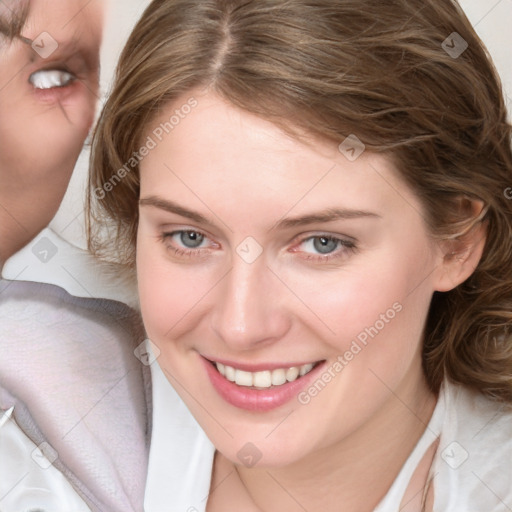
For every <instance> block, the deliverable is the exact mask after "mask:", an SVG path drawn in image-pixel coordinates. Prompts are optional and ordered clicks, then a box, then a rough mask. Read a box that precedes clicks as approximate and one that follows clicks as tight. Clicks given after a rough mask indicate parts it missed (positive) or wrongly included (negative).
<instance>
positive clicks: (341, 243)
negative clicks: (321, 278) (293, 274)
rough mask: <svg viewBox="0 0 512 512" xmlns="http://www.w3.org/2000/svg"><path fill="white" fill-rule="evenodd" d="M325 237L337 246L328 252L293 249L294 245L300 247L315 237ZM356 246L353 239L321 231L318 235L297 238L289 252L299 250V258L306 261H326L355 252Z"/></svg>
mask: <svg viewBox="0 0 512 512" xmlns="http://www.w3.org/2000/svg"><path fill="white" fill-rule="evenodd" d="M320 238H325V239H327V240H329V241H333V242H336V243H337V248H336V249H335V250H334V251H333V252H330V253H327V254H323V255H322V254H312V253H308V252H305V251H299V250H298V249H295V247H300V246H301V245H303V244H305V243H306V242H308V241H313V240H315V239H320ZM356 250H357V246H356V243H355V241H354V240H348V239H345V238H340V237H338V236H333V235H329V234H327V233H321V234H318V235H310V236H307V237H306V238H302V239H299V241H298V243H297V244H295V246H294V248H292V249H291V250H290V252H300V253H301V258H303V259H305V260H306V261H310V262H316V263H328V262H330V261H332V260H339V259H342V258H346V257H347V256H349V255H350V254H353V253H354V252H356Z"/></svg>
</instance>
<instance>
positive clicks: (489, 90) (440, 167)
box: [88, 0, 512, 402]
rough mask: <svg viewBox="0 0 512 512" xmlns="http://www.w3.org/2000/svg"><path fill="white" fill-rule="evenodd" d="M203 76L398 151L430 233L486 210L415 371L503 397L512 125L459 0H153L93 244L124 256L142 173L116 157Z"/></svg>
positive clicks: (238, 99)
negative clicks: (461, 277)
mask: <svg viewBox="0 0 512 512" xmlns="http://www.w3.org/2000/svg"><path fill="white" fill-rule="evenodd" d="M454 33H456V34H454ZM465 44H467V48H466V49H465V50H464V48H465ZM456 50H459V52H457V53H460V51H462V50H464V51H462V53H461V54H460V55H458V54H457V53H454V51H456ZM198 87H199V88H205V89H209V90H212V91H215V92H216V93H217V94H219V95H220V96H221V97H223V98H225V99H227V100H228V101H229V102H230V103H231V104H232V105H234V106H236V107H239V108H241V109H243V110H245V111H248V112H251V113H254V114H256V115H258V116H261V117H263V118H265V119H269V120H270V121H272V122H274V123H276V124H277V125H279V126H280V127H283V128H284V129H286V130H288V131H289V132H292V133H294V134H296V135H297V134H298V133H299V132H300V131H301V130H302V131H305V132H306V133H308V134H310V135H314V136H317V137H320V138H322V139H324V140H326V141H334V142H335V143H340V142H341V141H342V140H344V139H345V137H347V136H348V135H349V134H356V135H357V136H358V137H359V139H361V140H362V141H363V142H364V144H365V145H366V148H367V150H370V151H374V152H378V153H384V154H386V155H388V156H389V157H390V158H392V159H393V161H394V163H395V164H396V167H397V168H398V171H399V172H400V174H401V176H402V178H403V179H404V180H405V182H407V183H408V185H409V186H410V187H411V188H412V190H413V191H414V192H415V193H416V194H417V196H418V197H419V199H420V200H421V201H422V203H423V206H424V210H425V212H426V221H427V223H428V225H429V228H430V231H431V233H432V235H433V236H434V237H436V238H441V239H442V238H446V239H457V238H460V236H459V235H460V234H461V233H464V232H466V231H467V229H469V227H470V226H472V225H474V224H475V222H485V225H486V229H487V239H486V245H485V249H484V253H483V256H482V258H481V260H480V263H479V265H478V266H477V268H476V269H475V271H474V273H473V275H472V276H471V277H470V278H469V279H468V280H467V281H465V282H464V283H462V284H461V285H459V286H458V287H456V288H455V289H454V290H452V291H449V292H445V293H438V292H436V293H435V294H434V296H433V299H432V304H431V308H430V311H429V317H428V321H427V326H426V331H425V339H424V350H423V363H424V370H425V373H426V376H427V379H428V382H429V385H430V386H431V388H432V389H433V390H434V391H437V390H438V389H439V387H440V385H441V382H442V380H443V378H444V377H445V376H447V377H449V378H450V379H451V380H453V381H455V382H459V383H462V384H464V385H466V386H469V387H472V388H474V389H477V390H479V391H481V392H483V393H485V394H487V395H488V396H491V397H494V398H497V399H501V400H504V401H507V402H512V338H511V329H510V327H511V325H512V200H511V199H510V197H512V194H511V193H507V191H509V192H512V189H510V188H509V187H510V186H512V151H511V126H510V124H508V123H507V114H506V107H505V102H504V97H503V91H502V88H501V84H500V80H499V78H498V76H497V73H496V71H495V69H494V67H493V64H492V61H491V59H490V57H489V55H488V54H487V52H486V50H485V47H484V45H483V43H482V41H481V40H480V39H479V38H478V36H477V35H476V33H475V31H474V29H473V28H472V26H471V24H470V23H469V21H468V20H467V18H466V16H465V15H464V13H463V12H462V10H461V8H460V7H459V6H458V4H456V3H455V2H453V1H450V0H238V1H235V0H154V1H153V2H152V3H151V4H150V6H149V7H148V8H147V10H146V11H145V13H144V15H143V16H142V18H141V20H140V21H139V23H138V24H137V26H136V27H135V29H134V31H133V33H132V35H131V37H130V39H129V41H128V43H127V45H126V47H125V49H124V52H123V54H122V56H121V59H120V62H119V66H118V69H117V75H116V80H115V84H114V88H113V91H112V94H111V96H110V99H109V100H108V102H107V103H106V105H105V108H104V110H103V113H102V116H101V119H100V121H99V124H98V127H97V130H96V133H95V137H94V142H93V153H92V159H91V174H90V187H89V194H88V212H89V215H88V218H89V221H88V232H89V245H90V249H91V250H92V251H93V252H94V253H96V254H98V255H100V256H103V257H109V258H111V259H114V260H116V261H118V262H120V263H122V264H124V265H127V266H128V267H133V264H134V259H135V237H136V230H137V222H138V213H137V212H138V199H139V169H138V166H137V165H136V166H134V168H133V170H132V169H129V171H126V172H123V173H122V175H121V174H120V173H119V171H118V169H121V168H122V167H123V165H125V164H126V162H128V161H129V160H130V158H132V157H133V155H134V151H136V150H137V148H138V147H139V145H140V144H141V141H142V140H143V138H144V136H145V135H147V131H149V129H150V123H151V121H152V119H153V118H154V117H155V116H156V115H157V114H158V113H159V111H161V109H162V108H164V107H165V106H167V105H168V103H169V102H172V101H173V100H176V99H177V98H178V97H180V96H182V95H183V94H185V93H187V92H190V91H191V90H193V89H195V88H198ZM297 136H298V135H297ZM125 169H126V167H125ZM116 173H117V178H120V176H121V177H122V179H117V180H116V181H115V182H114V181H113V178H114V175H115V174H116ZM109 180H110V182H109ZM106 183H110V186H109V187H108V188H107V187H106V186H105V184H106ZM470 200H480V201H482V202H483V204H484V215H483V216H480V217H478V218H476V219H475V218H473V213H472V209H471V208H469V207H468V205H469V204H470Z"/></svg>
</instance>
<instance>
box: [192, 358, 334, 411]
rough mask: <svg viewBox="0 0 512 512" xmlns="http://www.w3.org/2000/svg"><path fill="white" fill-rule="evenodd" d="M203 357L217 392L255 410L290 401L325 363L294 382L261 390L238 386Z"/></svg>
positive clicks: (226, 398) (228, 399)
mask: <svg viewBox="0 0 512 512" xmlns="http://www.w3.org/2000/svg"><path fill="white" fill-rule="evenodd" d="M202 359H203V362H204V364H205V368H206V372H207V374H208V377H209V378H210V381H211V383H212V385H213V387H214V388H215V390H216V391H217V393H219V395H220V396H221V397H222V398H223V399H224V400H226V402H228V403H230V404H231V405H234V406H235V407H238V408H240V409H245V410H247V411H254V412H265V411H270V410H272V409H276V408H277V407H280V406H281V405H283V404H285V403H286V402H289V401H290V400H291V399H293V398H294V397H296V396H297V395H298V394H299V393H300V391H301V390H302V389H304V388H305V387H306V386H307V385H308V384H309V382H310V381H311V380H312V379H313V378H314V376H315V375H317V374H318V373H319V372H320V371H321V368H322V367H323V366H324V364H325V362H322V363H320V364H318V365H317V366H316V367H315V368H313V370H311V371H310V372H309V373H307V374H306V375H304V376H303V377H300V378H298V379H297V380H294V381H293V382H287V383H286V384H283V385H281V386H276V387H274V388H268V389H261V390H259V389H251V388H248V387H244V386H238V385H236V384H235V383H234V382H230V381H229V380H227V379H226V378H225V377H223V376H222V375H221V374H220V373H219V372H218V371H217V368H215V367H214V366H213V364H212V363H210V362H209V361H208V360H207V359H205V358H202ZM229 366H231V365H229ZM292 366H295V365H292ZM236 367H237V368H240V370H245V368H246V367H245V368H242V367H240V365H238V364H237V366H236ZM277 368H283V366H278V367H277ZM265 369H268V366H266V367H265ZM245 371H258V370H245Z"/></svg>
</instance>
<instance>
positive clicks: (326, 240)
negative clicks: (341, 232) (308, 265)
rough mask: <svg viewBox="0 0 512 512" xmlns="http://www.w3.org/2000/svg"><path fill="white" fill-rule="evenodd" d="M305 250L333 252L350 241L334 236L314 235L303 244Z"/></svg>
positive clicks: (322, 252)
mask: <svg viewBox="0 0 512 512" xmlns="http://www.w3.org/2000/svg"><path fill="white" fill-rule="evenodd" d="M301 245H302V246H303V250H304V252H316V253H317V254H326V255H327V254H331V253H332V252H334V251H336V250H337V249H339V248H340V247H341V246H344V245H345V246H348V245H349V243H348V242H345V241H344V240H341V239H339V238H334V237H332V236H326V235H321V236H312V237H310V238H307V239H306V240H304V241H303V242H302V244H301Z"/></svg>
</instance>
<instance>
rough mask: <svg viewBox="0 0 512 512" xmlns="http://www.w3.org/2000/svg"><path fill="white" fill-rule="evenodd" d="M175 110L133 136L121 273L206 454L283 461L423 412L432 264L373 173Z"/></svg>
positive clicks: (385, 164)
mask: <svg viewBox="0 0 512 512" xmlns="http://www.w3.org/2000/svg"><path fill="white" fill-rule="evenodd" d="M193 96H194V98H195V100H194V101H192V100H189V96H186V97H183V98H182V99H181V101H178V102H176V103H175V104H173V105H172V106H170V107H169V108H168V109H166V110H165V112H163V113H162V115H161V117H160V118H159V119H157V120H156V121H155V123H154V126H151V127H150V129H149V131H148V133H147V134H146V135H149V136H150V137H151V138H152V139H153V140H154V142H155V144H156V147H154V148H153V149H151V150H149V151H148V154H147V156H145V157H144V159H143V161H142V163H141V195H140V197H141V205H140V223H139V229H138V239H137V273H138V282H139V289H140V301H141V307H142V314H143V318H144V322H145V326H146V329H147V333H148V337H149V338H150V339H151V340H152V341H153V342H154V343H155V344H156V346H157V347H158V349H159V351H160V355H159V358H158V362H159V364H160V366H161V367H162V368H163V370H164V372H165V374H166V375H167V377H168V379H169V381H170V382H171V384H173V386H174V387H175V388H176V390H177V391H178V393H180V395H181V396H182V398H183V400H184V401H185V402H186V403H187V405H188V407H189V408H190V409H191V411H192V412H193V413H194V415H195V417H196V418H197V420H198V421H199V423H200V424H201V426H202V427H203V428H204V429H205V431H206V433H207V434H208V436H209V437H210V438H211V440H212V441H213V442H214V444H215V445H216V447H217V448H218V449H219V450H220V451H221V452H222V453H223V454H224V455H225V456H227V457H228V458H230V459H231V460H233V461H235V462H242V463H246V462H247V463H249V459H250V460H251V461H253V462H257V461H259V463H260V464H264V465H269V466H273V465H284V464H288V463H291V462H293V461H297V460H299V459H301V458H302V457H305V456H307V455H308V454H311V453H314V452H315V451H319V450H322V449H330V448H331V447H332V446H333V445H335V444H337V443H342V442H344V441H346V440H347V439H350V437H351V436H353V435H354V433H355V432H357V431H358V430H360V429H364V427H365V425H366V426H368V427H369V426H371V425H372V424H377V423H378V422H385V421H388V419H389V417H390V415H392V414H394V413H396V412H397V411H399V410H401V409H404V408H405V406H404V404H403V403H402V402H404V401H405V403H412V402H413V401H414V400H415V399H418V396H419V395H421V394H422V393H423V395H422V398H424V395H425V394H428V392H427V391H426V385H425V382H424V379H423V376H422V370H421V357H420V353H421V348H420V345H421V343H420V342H421V338H422V331H423V327H424V323H425V317H426V314H427V310H428V307H429V303H430V299H431V296H432V293H433V291H434V290H435V289H436V287H437V286H438V283H439V280H440V279H441V267H440V261H441V255H440V251H439V249H438V248H437V246H436V245H435V244H434V243H433V242H432V240H431V239H430V238H429V233H428V231H427V228H426V227H425V221H424V219H423V217H422V208H421V206H420V204H419V201H418V199H417V198H416V197H415V195H414V194H413V193H412V192H411V190H409V188H408V187H407V186H406V185H405V184H404V182H403V181H402V180H401V179H400V178H399V177H398V175H397V172H396V171H395V169H394V168H393V164H392V163H391V161H390V160H389V159H387V158H386V157H385V156H377V155H375V154H370V153H368V152H363V153H362V154H360V155H359V156H358V153H359V152H360V151H361V150H362V149H363V148H362V146H360V145H359V143H357V141H356V143H354V142H353V141H354V139H353V138H349V139H348V140H347V141H345V142H343V141H340V143H341V142H343V144H342V145H341V149H338V147H336V145H334V144H332V145H330V144H327V143H322V142H319V141H312V143H311V144H310V145H305V144H303V143H301V142H298V141H297V140H294V139H292V138H290V137H289V136H287V135H286V134H285V133H283V132H282V131H281V130H280V129H279V128H277V127H276V126H274V125H273V124H270V123H269V122H266V121H264V120H262V119H259V118H257V117H254V116H252V115H250V114H248V113H245V112H242V111H240V110H238V109H236V108H235V107H232V106H230V105H229V104H227V103H225V102H224V101H223V100H221V99H219V98H218V97H216V96H215V95H213V94H211V93H208V94H202V95H201V94H195V95H193ZM187 101H188V103H187ZM190 104H194V105H196V106H195V107H193V108H189V107H185V105H190ZM176 110H178V113H179V114H180V115H177V114H176V112H175V111H176ZM172 115H176V119H174V122H173V121H171V124H172V129H169V130H168V132H169V133H165V132H164V133H160V132H161V131H162V130H161V127H162V126H163V125H164V124H165V122H169V119H170V118H171V116H172ZM178 118H179V120H177V119H178ZM160 123H162V125H160ZM159 125H160V130H159ZM167 128H169V126H167ZM155 134H158V137H157V136H155ZM159 139H161V140H159ZM351 141H352V142H351ZM150 145H151V146H153V144H150ZM302 373H305V375H303V376H301V374H302ZM233 379H234V382H232V381H233ZM397 397H400V400H399V399H398V398H397ZM408 401H409V402H408ZM260 459H261V460H260Z"/></svg>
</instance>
